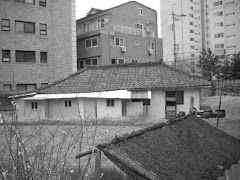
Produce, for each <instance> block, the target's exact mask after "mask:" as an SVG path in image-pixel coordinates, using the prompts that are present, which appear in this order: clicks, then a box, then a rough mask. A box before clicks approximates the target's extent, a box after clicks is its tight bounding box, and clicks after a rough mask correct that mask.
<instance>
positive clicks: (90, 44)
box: [85, 37, 98, 48]
mask: <svg viewBox="0 0 240 180" xmlns="http://www.w3.org/2000/svg"><path fill="white" fill-rule="evenodd" d="M97 46H98V38H97V37H95V38H91V39H86V40H85V47H86V48H92V47H97Z"/></svg>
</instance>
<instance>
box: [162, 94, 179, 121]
mask: <svg viewBox="0 0 240 180" xmlns="http://www.w3.org/2000/svg"><path fill="white" fill-rule="evenodd" d="M165 99H166V108H165V109H166V118H167V119H171V118H174V117H176V112H177V108H176V96H175V91H166V98H165Z"/></svg>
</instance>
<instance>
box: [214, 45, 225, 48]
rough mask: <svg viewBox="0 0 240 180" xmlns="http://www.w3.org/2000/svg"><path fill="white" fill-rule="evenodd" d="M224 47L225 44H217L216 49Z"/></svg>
mask: <svg viewBox="0 0 240 180" xmlns="http://www.w3.org/2000/svg"><path fill="white" fill-rule="evenodd" d="M222 48H224V44H215V49H222Z"/></svg>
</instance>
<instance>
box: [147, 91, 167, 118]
mask: <svg viewBox="0 0 240 180" xmlns="http://www.w3.org/2000/svg"><path fill="white" fill-rule="evenodd" d="M165 104H166V101H165V92H164V91H162V90H156V91H152V93H151V100H150V106H149V109H148V115H149V116H150V117H151V118H156V119H159V118H165Z"/></svg>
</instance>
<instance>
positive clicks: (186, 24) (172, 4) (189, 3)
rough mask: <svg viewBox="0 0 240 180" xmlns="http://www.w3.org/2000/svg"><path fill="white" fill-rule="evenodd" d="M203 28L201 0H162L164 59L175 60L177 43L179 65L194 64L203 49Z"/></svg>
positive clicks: (167, 60) (171, 61) (170, 61)
mask: <svg viewBox="0 0 240 180" xmlns="http://www.w3.org/2000/svg"><path fill="white" fill-rule="evenodd" d="M173 18H174V19H173ZM173 20H174V22H173ZM174 23H175V27H174ZM201 28H202V25H201V1H200V0H168V1H165V0H161V33H162V38H163V54H164V57H163V59H164V61H165V62H167V63H170V64H171V63H173V62H174V44H176V51H175V53H176V60H177V64H178V66H179V65H181V64H182V65H184V66H186V65H192V66H194V64H195V62H196V60H197V57H198V56H199V52H200V51H201V50H202V30H201ZM174 31H175V42H174ZM193 71H194V69H193ZM193 73H194V72H193Z"/></svg>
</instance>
